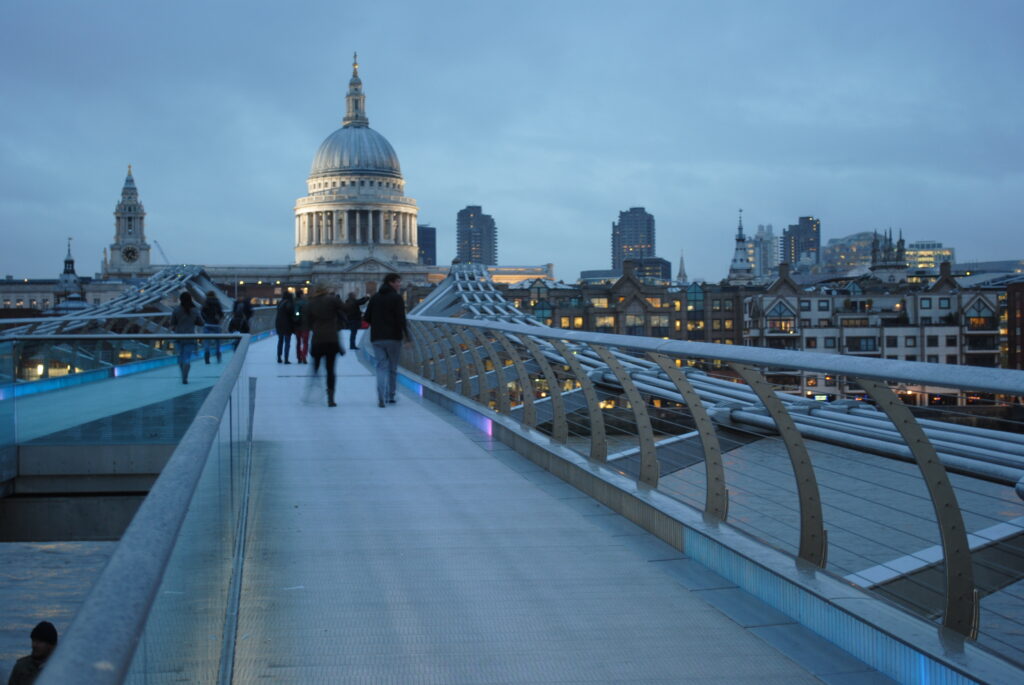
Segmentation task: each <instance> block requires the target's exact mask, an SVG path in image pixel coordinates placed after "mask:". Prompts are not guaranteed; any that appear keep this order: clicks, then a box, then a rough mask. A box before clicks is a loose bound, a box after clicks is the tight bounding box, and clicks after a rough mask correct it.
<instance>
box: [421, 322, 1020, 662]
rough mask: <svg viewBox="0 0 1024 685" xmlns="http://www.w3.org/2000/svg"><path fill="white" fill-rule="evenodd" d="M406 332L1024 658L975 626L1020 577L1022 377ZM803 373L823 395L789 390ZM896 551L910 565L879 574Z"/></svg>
mask: <svg viewBox="0 0 1024 685" xmlns="http://www.w3.org/2000/svg"><path fill="white" fill-rule="evenodd" d="M496 318H501V317H496ZM527 323H529V322H527ZM410 326H411V332H412V339H411V342H410V344H409V345H408V351H407V352H406V353H405V354H404V356H403V364H404V365H405V366H406V367H407V368H408V369H409V370H410V371H411V372H413V373H414V374H416V375H417V376H419V377H421V378H424V379H427V380H429V381H431V382H433V383H435V384H437V385H438V386H441V387H443V388H444V389H445V390H447V391H448V392H450V393H454V394H457V395H460V396H462V397H463V398H464V399H466V400H470V401H472V402H474V403H478V404H479V405H481V406H482V407H485V408H487V409H489V410H491V411H493V412H496V413H497V414H498V415H501V416H505V417H510V418H512V419H514V420H515V421H518V422H519V423H520V425H521V426H523V427H525V428H527V429H530V430H534V431H538V432H540V433H542V434H544V435H546V436H547V437H548V438H550V439H551V440H552V441H554V442H555V443H557V444H561V445H564V446H566V447H569V448H571V449H572V450H574V451H575V452H577V453H579V454H580V455H582V456H585V457H586V458H587V459H589V460H591V461H593V462H596V463H601V464H605V465H607V466H610V467H612V468H613V469H618V470H619V472H620V473H622V474H625V475H628V476H630V477H632V478H634V479H635V481H636V483H637V486H638V487H639V488H650V489H654V490H657V491H659V492H663V493H666V494H668V495H670V496H672V497H674V498H676V499H679V500H680V501H683V502H686V503H688V504H691V505H693V506H696V507H698V508H699V509H702V510H703V511H704V513H705V515H706V516H708V517H711V518H712V519H714V520H720V521H725V522H729V523H731V524H732V525H735V526H737V527H739V528H741V529H743V530H745V531H746V532H748V533H750V534H751V535H753V536H755V537H757V538H758V539H761V540H764V541H767V542H768V543H769V544H771V545H773V546H775V547H778V548H780V549H783V550H785V551H787V552H790V553H792V554H793V555H794V556H795V557H797V558H798V559H799V560H801V561H802V562H806V563H808V564H811V565H813V566H815V567H818V568H828V569H829V570H830V571H831V572H832V573H835V574H837V575H839V576H842V577H844V578H845V579H846V580H847V581H849V582H853V583H855V584H858V585H861V586H863V587H865V588H867V589H873V590H875V591H876V592H878V593H880V594H881V595H883V596H885V597H887V598H888V599H891V600H895V601H898V602H900V603H901V604H902V605H904V606H906V607H909V608H911V609H912V610H914V611H916V612H917V613H919V614H921V615H923V616H925V617H927V618H929V619H933V620H938V621H939V622H941V624H942V625H943V626H945V627H946V628H948V629H950V630H952V631H955V632H957V633H959V634H961V635H963V636H966V637H968V638H970V639H977V638H979V634H980V636H981V638H982V641H983V643H986V644H988V645H989V646H990V647H992V648H993V649H995V650H996V651H1001V647H1006V648H1007V649H1006V651H1005V652H1004V654H1008V655H1009V656H1010V658H1011V659H1016V660H1017V661H1018V662H1020V661H1021V659H1022V657H1024V652H1020V651H1019V646H1017V647H1014V645H1013V642H1014V639H1013V637H1012V634H1013V630H1016V629H1018V628H1019V627H1020V626H1021V625H1022V622H1024V617H1022V616H1020V615H1019V612H1018V615H1016V616H1013V617H1011V616H1005V615H1000V614H999V613H998V612H996V613H993V614H991V615H989V616H988V617H987V618H988V619H990V620H986V617H983V615H982V602H981V599H982V597H983V596H984V595H985V594H988V593H991V592H994V591H997V590H999V589H1001V588H1002V587H1005V586H1007V585H1010V584H1012V583H1013V582H1016V581H1019V580H1020V579H1021V578H1022V577H1024V555H1022V553H1021V552H1022V551H1024V550H1021V549H1020V544H1019V543H1020V541H1021V540H1022V539H1024V536H1022V534H1024V528H1022V527H1021V526H1024V518H1022V516H1024V507H1022V506H1021V501H1020V500H1021V498H1024V428H1022V426H1024V422H1022V418H1024V414H1022V407H1021V398H1022V396H1024V372H1020V371H1012V370H1003V369H991V368H980V367H961V366H947V365H939V364H925V363H916V362H901V361H893V360H879V359H864V358H850V357H845V356H841V355H833V354H816V353H805V352H796V351H789V350H775V349H764V348H749V347H741V346H731V345H712V344H707V343H697V342H684V341H669V340H663V339H654V338H638V337H632V336H621V335H610V334H601V333H589V332H581V331H571V330H560V329H552V328H547V327H542V326H537V325H524V324H523V323H506V322H501V321H486V320H480V319H467V318H445V317H434V316H425V315H417V314H414V315H412V316H411V317H410ZM808 375H813V376H814V377H815V378H816V379H821V378H824V379H825V382H827V383H829V384H830V386H829V388H823V390H824V391H827V392H828V393H829V397H830V399H831V401H820V400H815V399H813V398H808V397H805V396H800V395H797V394H795V393H797V392H799V390H800V387H801V386H800V385H798V384H797V385H788V384H791V383H799V380H800V378H801V377H805V376H808ZM937 397H938V398H939V400H942V399H944V398H952V400H953V402H952V404H953V405H958V404H959V405H963V404H964V400H965V398H970V399H971V400H972V401H973V404H974V405H975V406H971V407H963V406H941V405H943V404H944V403H943V402H942V401H937V400H936V398H937ZM918 404H921V405H925V406H920V407H919V406H917V405H918ZM929 404H934V405H937V406H934V407H931V406H927V405H929ZM978 405H984V406H978ZM978 424H982V427H979V426H978ZM822 443H828V445H823V444H822ZM830 446H831V447H834V449H823V448H828V447H830ZM878 457H885V458H888V459H884V458H883V459H879V458H878ZM889 460H894V461H889ZM819 461H820V462H822V464H823V466H822V464H817V463H816V462H819ZM894 462H896V463H894ZM887 469H888V471H887ZM869 470H870V471H871V472H873V476H874V477H875V478H879V477H880V478H881V479H882V482H877V483H872V482H870V481H868V480H864V479H862V474H866V473H868V471H869ZM887 474H888V475H887ZM823 479H824V482H825V486H824V492H823V487H822V483H821V482H819V481H822V480H823ZM881 490H888V491H889V492H888V494H887V496H884V497H883V496H881V495H878V493H877V492H875V491H881ZM958 490H959V492H958ZM876 495H877V496H876ZM823 498H824V501H823ZM997 512H998V513H997ZM830 517H831V519H830ZM965 518H966V519H967V521H968V523H969V524H970V525H969V526H968V525H966V524H965ZM1007 519H1011V520H1012V521H1011V524H1010V527H1009V528H1006V527H1005V522H1006V520H1007ZM1000 526H1004V527H1003V528H1000ZM980 529H984V531H989V530H994V529H999V530H1000V531H1001V532H1000V535H1007V536H1008V537H1009V538H1010V539H1011V542H1013V544H1012V545H1011V548H1012V549H1011V550H1009V551H1008V550H1006V549H1003V550H1002V551H1000V552H999V553H996V552H995V545H996V537H997V536H995V535H993V536H992V539H988V538H986V537H985V535H986V534H985V532H984V531H980ZM969 532H970V534H969ZM976 532H977V533H978V534H977V535H975V534H974V533H976ZM979 536H980V537H979ZM859 548H860V549H859ZM986 550H988V553H986ZM915 554H917V555H918V556H919V557H921V558H916V557H915ZM996 557H998V560H996V559H995V558H996ZM830 558H832V559H834V560H835V561H832V562H830ZM926 559H927V560H926ZM892 560H897V561H900V562H901V563H904V564H905V563H907V561H908V560H910V561H911V562H912V563H913V564H916V565H917V566H918V568H917V569H916V572H915V573H905V574H900V573H896V572H894V571H893V569H888V571H893V572H892V573H890V574H889V577H887V578H883V577H882V576H884V575H886V574H885V573H884V571H886V568H884V567H885V566H886V563H887V562H891V561H892ZM871 566H878V567H879V568H869V567H871ZM869 571H870V572H869ZM979 575H980V576H981V578H982V580H981V581H980V582H979V580H978V578H979ZM996 578H998V580H996ZM1008 623H1009V624H1012V625H1014V626H1017V628H1013V629H1010V632H1009V634H1008V633H1007V632H1005V629H1006V625H1007V624H1008ZM987 626H993V627H992V628H991V629H990V632H988V633H987V634H986V627H987Z"/></svg>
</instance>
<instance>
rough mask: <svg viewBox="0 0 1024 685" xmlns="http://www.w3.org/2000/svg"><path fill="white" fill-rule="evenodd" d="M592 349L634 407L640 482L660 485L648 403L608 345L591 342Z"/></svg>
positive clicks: (654, 485)
mask: <svg viewBox="0 0 1024 685" xmlns="http://www.w3.org/2000/svg"><path fill="white" fill-rule="evenodd" d="M590 349H592V350H594V352H596V353H597V356H599V357H600V358H601V361H603V362H604V363H605V364H607V365H608V368H609V369H611V372H612V373H614V374H615V377H616V378H618V379H619V384H620V385H621V386H622V391H623V392H624V393H626V399H627V400H629V404H630V406H632V407H633V418H634V420H635V421H636V431H637V434H638V437H639V441H640V482H641V483H645V484H647V485H650V486H651V487H652V488H656V487H658V478H659V476H660V475H661V467H660V466H659V465H658V452H657V450H656V449H655V447H654V431H653V430H652V429H651V417H650V416H648V415H647V405H646V404H645V403H644V400H643V398H642V397H641V396H640V391H639V390H637V389H636V383H634V382H633V379H632V378H631V377H630V375H629V373H628V372H627V371H626V369H625V367H623V366H622V364H621V363H620V362H619V360H618V359H616V358H615V355H613V354H612V353H611V352H609V351H608V348H607V347H604V346H603V345H596V344H593V343H591V345H590Z"/></svg>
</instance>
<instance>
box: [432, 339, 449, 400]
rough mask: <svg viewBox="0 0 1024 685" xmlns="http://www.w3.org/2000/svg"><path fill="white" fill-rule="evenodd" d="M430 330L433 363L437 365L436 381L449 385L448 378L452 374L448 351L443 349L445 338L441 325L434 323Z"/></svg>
mask: <svg viewBox="0 0 1024 685" xmlns="http://www.w3.org/2000/svg"><path fill="white" fill-rule="evenodd" d="M430 331H431V335H432V336H433V339H434V355H435V356H434V365H435V366H436V367H437V372H436V373H437V378H436V382H437V383H438V384H443V385H444V386H446V387H449V386H450V383H449V378H451V376H452V370H451V364H450V363H449V356H448V352H447V351H446V350H445V339H444V335H442V333H441V325H440V324H434V325H433V326H432V327H431V329H430Z"/></svg>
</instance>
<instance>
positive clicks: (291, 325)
mask: <svg viewBox="0 0 1024 685" xmlns="http://www.w3.org/2000/svg"><path fill="white" fill-rule="evenodd" d="M274 329H275V330H276V331H277V363H278V364H280V363H281V350H282V349H283V350H284V363H285V364H291V362H290V361H288V352H289V351H290V350H291V345H292V333H293V332H294V331H295V300H294V299H293V298H292V294H291V293H290V292H288V291H287V290H286V291H285V293H284V295H282V296H281V301H280V302H278V303H277V318H276V319H274Z"/></svg>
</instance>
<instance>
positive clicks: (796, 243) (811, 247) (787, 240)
mask: <svg viewBox="0 0 1024 685" xmlns="http://www.w3.org/2000/svg"><path fill="white" fill-rule="evenodd" d="M820 256H821V219H815V218H814V217H813V216H802V217H800V219H799V220H798V222H797V223H795V224H790V225H789V228H787V229H786V230H785V231H784V232H783V234H782V261H784V262H786V263H787V264H792V265H793V266H796V265H798V264H804V265H813V264H817V263H818V261H819V259H820Z"/></svg>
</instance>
